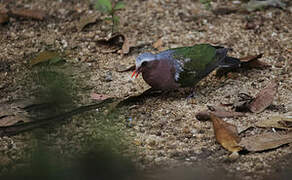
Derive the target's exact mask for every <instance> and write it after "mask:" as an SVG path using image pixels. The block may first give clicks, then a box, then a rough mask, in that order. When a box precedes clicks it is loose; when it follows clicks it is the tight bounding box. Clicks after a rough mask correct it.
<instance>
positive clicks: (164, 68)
mask: <svg viewBox="0 0 292 180" xmlns="http://www.w3.org/2000/svg"><path fill="white" fill-rule="evenodd" d="M149 63H153V64H149V65H148V67H145V68H143V70H142V76H143V79H144V80H145V82H146V83H147V84H149V85H150V86H151V87H152V88H154V89H162V90H166V89H176V88H178V87H179V84H178V83H176V82H175V78H174V74H175V69H174V66H173V65H172V64H171V62H169V61H167V60H159V61H156V62H155V61H153V62H149Z"/></svg>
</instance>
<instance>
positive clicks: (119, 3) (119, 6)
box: [114, 1, 125, 10]
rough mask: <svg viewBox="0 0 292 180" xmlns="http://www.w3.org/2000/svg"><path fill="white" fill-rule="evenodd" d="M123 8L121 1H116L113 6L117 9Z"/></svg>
mask: <svg viewBox="0 0 292 180" xmlns="http://www.w3.org/2000/svg"><path fill="white" fill-rule="evenodd" d="M124 8H125V3H124V2H122V1H119V2H117V4H116V5H115V7H114V10H119V9H124Z"/></svg>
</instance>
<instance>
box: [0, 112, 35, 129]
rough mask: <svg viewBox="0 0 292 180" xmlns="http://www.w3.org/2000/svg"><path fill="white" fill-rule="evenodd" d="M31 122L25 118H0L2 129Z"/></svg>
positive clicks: (13, 116) (14, 116)
mask: <svg viewBox="0 0 292 180" xmlns="http://www.w3.org/2000/svg"><path fill="white" fill-rule="evenodd" d="M29 121H30V120H29V119H28V118H27V117H25V116H18V115H8V116H3V117H0V127H5V126H11V125H14V124H17V123H23V122H29Z"/></svg>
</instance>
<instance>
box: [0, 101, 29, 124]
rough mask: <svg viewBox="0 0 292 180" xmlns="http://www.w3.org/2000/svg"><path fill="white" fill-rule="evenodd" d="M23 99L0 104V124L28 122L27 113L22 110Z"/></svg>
mask: <svg viewBox="0 0 292 180" xmlns="http://www.w3.org/2000/svg"><path fill="white" fill-rule="evenodd" d="M24 103H25V102H24V101H19V102H16V103H1V104H0V126H1V127H4V126H10V125H14V124H17V123H20V122H29V121H30V119H29V118H28V113H27V112H26V111H25V110H23V106H24Z"/></svg>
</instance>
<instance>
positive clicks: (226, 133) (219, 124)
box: [210, 113, 242, 152]
mask: <svg viewBox="0 0 292 180" xmlns="http://www.w3.org/2000/svg"><path fill="white" fill-rule="evenodd" d="M210 119H211V120H212V122H213V128H214V133H215V138H216V140H217V142H219V143H220V144H221V145H222V146H223V147H224V148H225V149H227V150H228V151H230V152H239V151H240V150H242V147H241V146H240V145H239V144H238V143H239V142H240V138H239V136H238V132H237V128H236V126H234V125H233V124H230V123H227V122H225V121H223V120H222V119H220V118H219V117H217V116H215V115H214V114H212V113H211V114H210Z"/></svg>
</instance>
